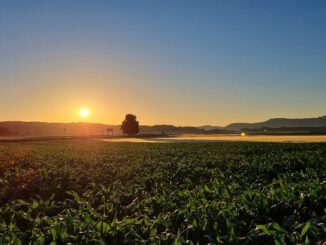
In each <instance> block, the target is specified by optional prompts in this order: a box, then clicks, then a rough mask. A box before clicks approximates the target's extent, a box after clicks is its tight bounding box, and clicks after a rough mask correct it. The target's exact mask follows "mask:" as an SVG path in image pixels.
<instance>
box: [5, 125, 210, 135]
mask: <svg viewBox="0 0 326 245" xmlns="http://www.w3.org/2000/svg"><path fill="white" fill-rule="evenodd" d="M108 128H113V133H114V135H121V134H122V132H121V129H120V125H106V124H99V123H47V122H21V121H8V122H0V136H2V137H10V136H15V137H29V136H33V137H34V136H37V137H43V136H83V135H105V134H109V135H110V134H111V132H107V131H106V130H107V129H108ZM205 132H206V131H205V130H203V129H200V128H197V127H177V126H173V125H153V126H147V125H141V126H140V133H142V134H157V133H159V134H161V133H166V134H173V133H175V134H182V133H183V134H196V133H205Z"/></svg>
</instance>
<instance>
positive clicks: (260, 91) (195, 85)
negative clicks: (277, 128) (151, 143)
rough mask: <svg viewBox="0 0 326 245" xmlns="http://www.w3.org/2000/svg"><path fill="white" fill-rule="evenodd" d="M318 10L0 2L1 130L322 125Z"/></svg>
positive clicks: (162, 0)
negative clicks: (312, 121)
mask: <svg viewBox="0 0 326 245" xmlns="http://www.w3.org/2000/svg"><path fill="white" fill-rule="evenodd" d="M325 13H326V1H323V0H315V1H308V0H306V1H300V0H288V1H284V0H280V1H278V0H266V1H261V0H259V1H258V0H257V1H254V0H238V1H235V0H204V1H202V0H137V1H135V0H78V1H76V0H56V1H51V0H29V1H25V0H20V1H19V0H0V121H7V120H24V121H48V122H76V121H83V120H87V121H90V122H98V123H108V124H119V123H121V121H122V120H123V117H124V115H125V114H126V113H133V114H135V115H137V118H138V120H139V121H140V123H141V124H147V125H152V124H174V125H188V126H199V125H206V124H211V125H220V126H224V125H227V124H229V123H232V122H256V121H263V120H266V119H269V118H274V117H289V118H302V117H317V116H323V115H326V96H325V92H326V14H325ZM84 107H86V108H88V109H89V110H90V115H89V117H88V118H87V119H84V118H81V117H80V115H79V113H78V112H79V109H80V108H84Z"/></svg>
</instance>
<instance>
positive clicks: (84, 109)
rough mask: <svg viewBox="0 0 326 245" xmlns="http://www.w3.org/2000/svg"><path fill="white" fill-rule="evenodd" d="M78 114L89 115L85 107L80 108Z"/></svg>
mask: <svg viewBox="0 0 326 245" xmlns="http://www.w3.org/2000/svg"><path fill="white" fill-rule="evenodd" d="M79 114H80V116H81V117H88V116H89V110H88V109H87V108H82V109H80V110H79Z"/></svg>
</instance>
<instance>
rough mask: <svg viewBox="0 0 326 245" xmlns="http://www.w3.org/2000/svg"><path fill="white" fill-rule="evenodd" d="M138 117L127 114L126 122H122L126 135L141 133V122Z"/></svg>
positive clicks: (122, 128)
mask: <svg viewBox="0 0 326 245" xmlns="http://www.w3.org/2000/svg"><path fill="white" fill-rule="evenodd" d="M136 119H137V117H136V116H135V115H132V114H127V115H126V118H125V120H124V121H123V122H122V125H121V130H122V132H123V133H124V134H128V135H135V134H138V133H139V122H138V121H136Z"/></svg>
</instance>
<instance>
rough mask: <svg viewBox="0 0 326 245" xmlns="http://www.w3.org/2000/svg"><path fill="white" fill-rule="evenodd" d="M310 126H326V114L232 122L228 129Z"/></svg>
mask: <svg viewBox="0 0 326 245" xmlns="http://www.w3.org/2000/svg"><path fill="white" fill-rule="evenodd" d="M304 127H306V128H309V127H326V116H322V117H317V118H302V119H288V118H274V119H270V120H267V121H265V122H259V123H232V124H229V125H228V126H226V127H225V128H226V129H227V130H235V131H240V130H241V129H260V128H304Z"/></svg>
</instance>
